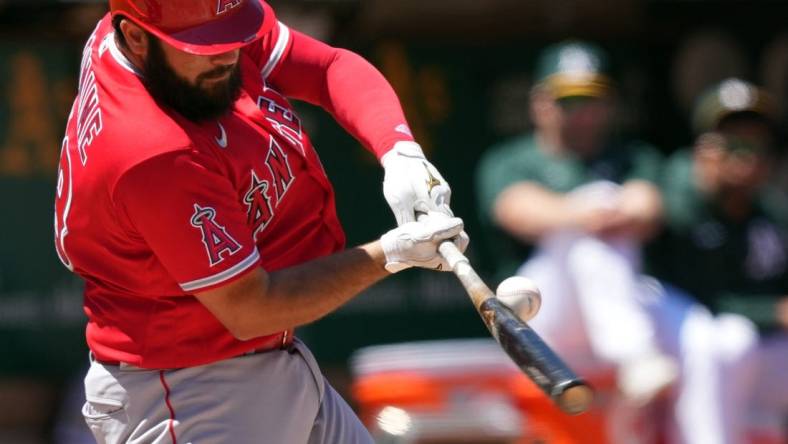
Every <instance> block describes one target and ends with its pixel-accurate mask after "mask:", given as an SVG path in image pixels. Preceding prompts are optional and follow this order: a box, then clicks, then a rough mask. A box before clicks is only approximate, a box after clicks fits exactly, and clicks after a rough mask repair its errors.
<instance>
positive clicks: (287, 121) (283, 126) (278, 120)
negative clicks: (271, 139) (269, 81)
mask: <svg viewBox="0 0 788 444" xmlns="http://www.w3.org/2000/svg"><path fill="white" fill-rule="evenodd" d="M264 88H265V89H264V91H265V92H266V93H269V94H273V95H276V96H278V97H280V98H282V100H283V101H284V100H285V99H284V97H282V96H281V95H279V93H277V92H276V91H274V90H273V89H271V88H269V87H267V86H265V87H264ZM257 107H258V108H260V110H261V111H264V112H265V119H266V120H267V121H268V122H269V123H270V124H271V125H272V126H273V128H274V129H275V130H276V132H277V133H279V135H280V136H282V137H284V138H285V139H287V141H288V142H290V143H291V144H293V145H294V146H297V147H298V148H299V149H300V150H301V153H302V154H304V155H306V152H305V150H304V133H303V131H302V128H301V119H300V118H299V117H298V116H297V115H296V113H295V112H293V110H292V109H290V108H287V107H284V106H282V105H280V104H279V103H278V102H277V101H276V100H274V99H273V98H271V97H266V96H259V97H257Z"/></svg>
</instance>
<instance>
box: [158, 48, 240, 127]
mask: <svg viewBox="0 0 788 444" xmlns="http://www.w3.org/2000/svg"><path fill="white" fill-rule="evenodd" d="M143 70H144V72H143V74H144V79H143V83H144V84H145V87H146V88H147V89H148V92H149V93H150V94H151V96H152V97H153V98H154V99H155V100H156V101H157V102H159V103H160V104H161V105H164V106H166V107H168V108H171V109H173V110H175V111H176V112H178V113H179V114H181V115H182V116H184V117H185V118H187V119H189V120H191V121H193V122H201V121H205V120H212V119H216V118H218V117H221V116H222V115H224V114H226V113H227V112H228V111H230V109H231V108H232V106H233V103H235V101H236V100H237V99H238V96H239V95H240V93H241V71H240V66H239V64H238V63H235V64H232V65H220V66H215V67H213V68H211V69H209V70H207V71H203V72H201V73H199V74H197V75H196V76H195V77H194V80H192V81H190V80H188V79H186V78H185V77H182V76H181V75H179V74H178V73H177V72H176V70H175V68H173V66H172V65H171V64H170V62H169V61H168V60H167V57H166V55H165V52H164V49H163V48H162V43H161V41H160V40H159V39H157V38H154V37H152V36H151V38H150V45H149V49H148V55H147V58H146V59H145V62H144V66H143Z"/></svg>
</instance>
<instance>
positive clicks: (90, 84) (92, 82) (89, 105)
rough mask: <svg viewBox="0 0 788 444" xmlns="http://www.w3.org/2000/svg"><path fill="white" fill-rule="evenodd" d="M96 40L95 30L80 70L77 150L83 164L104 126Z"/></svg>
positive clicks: (87, 45)
mask: <svg viewBox="0 0 788 444" xmlns="http://www.w3.org/2000/svg"><path fill="white" fill-rule="evenodd" d="M95 42H96V31H93V34H92V35H91V36H90V38H89V39H88V42H87V44H86V45H85V49H84V50H83V52H82V64H81V66H80V72H79V98H78V99H77V103H78V108H77V151H78V152H79V158H80V160H81V161H82V165H85V164H86V163H87V161H88V153H87V148H88V147H89V146H90V144H91V143H93V139H95V138H96V137H97V136H98V135H99V133H101V129H102V127H103V123H102V119H101V108H100V107H99V96H98V85H97V84H96V73H95V71H93V59H92V57H91V56H92V53H93V44H94V43H95Z"/></svg>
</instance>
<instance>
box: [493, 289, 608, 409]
mask: <svg viewBox="0 0 788 444" xmlns="http://www.w3.org/2000/svg"><path fill="white" fill-rule="evenodd" d="M479 313H480V314H481V316H482V319H483V320H484V322H485V324H486V325H487V328H488V329H490V332H491V333H492V335H493V337H495V339H497V340H498V343H499V344H501V348H503V350H504V351H505V352H506V354H508V355H509V357H511V358H512V360H513V361H514V362H515V364H517V365H518V366H519V367H520V369H521V370H522V371H523V372H524V373H525V374H527V375H528V376H529V377H530V378H531V380H532V381H533V382H534V383H535V384H536V385H537V386H539V388H541V389H542V391H544V392H545V393H546V394H547V395H548V396H549V397H550V398H552V399H553V400H554V401H555V402H556V404H557V405H558V407H559V408H560V409H561V410H562V411H564V412H566V413H569V414H578V413H582V412H584V411H585V410H587V409H588V408H589V407H590V405H591V402H592V400H593V392H592V390H591V388H590V387H589V386H588V385H587V384H586V382H585V381H584V380H583V379H581V378H580V377H579V376H577V375H576V374H575V373H574V372H573V371H572V370H571V369H570V368H569V367H568V366H567V365H566V364H565V363H564V362H563V361H562V360H561V358H559V357H558V355H556V354H555V352H553V350H552V349H551V348H550V347H549V346H548V345H547V344H545V342H544V341H543V340H542V338H540V337H539V335H537V334H536V332H534V331H533V330H532V329H531V328H530V327H529V326H528V325H527V324H526V323H525V322H523V321H522V320H520V319H519V318H518V317H517V316H516V315H515V314H514V313H512V311H511V310H510V309H509V307H507V306H506V305H504V304H503V303H501V302H500V301H499V300H497V299H495V298H491V299H488V300H486V301H484V302H483V303H482V305H481V307H480V311H479Z"/></svg>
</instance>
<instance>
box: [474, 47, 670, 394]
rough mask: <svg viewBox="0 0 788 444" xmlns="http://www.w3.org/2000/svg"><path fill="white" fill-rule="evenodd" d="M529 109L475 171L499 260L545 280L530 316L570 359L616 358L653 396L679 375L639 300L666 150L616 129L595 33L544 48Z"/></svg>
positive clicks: (636, 390) (630, 384)
mask: <svg viewBox="0 0 788 444" xmlns="http://www.w3.org/2000/svg"><path fill="white" fill-rule="evenodd" d="M530 117H531V121H532V122H533V125H534V131H533V133H531V134H526V135H523V136H520V137H517V138H515V139H513V140H509V141H507V142H504V143H502V144H500V145H497V146H494V147H492V148H491V149H490V150H489V151H488V152H487V153H486V154H485V156H484V158H483V159H482V162H481V164H480V166H479V169H478V172H477V186H478V194H479V201H480V204H481V206H482V208H481V210H482V211H481V214H482V215H483V221H482V222H483V225H484V226H485V228H487V229H488V232H489V233H488V234H489V237H490V241H491V242H492V246H493V247H494V248H495V250H496V252H497V253H496V255H497V256H498V258H499V259H500V264H499V271H501V273H502V275H508V274H511V273H512V272H513V271H515V270H517V269H518V268H519V271H518V274H524V275H526V276H528V277H530V278H532V279H534V281H535V282H536V283H537V284H538V285H539V287H540V289H541V291H542V294H543V295H544V298H543V305H542V309H541V311H540V312H539V314H538V315H537V316H536V317H535V318H534V319H533V320H532V321H531V325H532V326H533V327H534V329H535V330H536V331H538V332H539V333H540V334H542V335H543V336H544V337H545V339H546V340H547V341H548V342H549V343H551V344H552V345H553V346H554V347H556V348H557V349H558V350H559V352H561V353H562V354H563V356H565V357H566V358H567V359H568V360H569V361H570V362H571V363H572V364H573V365H574V366H575V367H577V368H578V369H580V370H581V372H582V371H583V369H589V368H594V369H599V368H600V367H604V368H607V367H611V366H612V368H613V369H615V370H616V372H617V380H618V386H619V388H620V390H621V392H622V394H623V395H624V397H625V398H627V399H631V400H634V401H636V402H638V403H643V402H646V401H648V400H649V399H651V398H652V397H653V396H654V395H656V394H657V393H659V392H660V391H661V390H662V389H664V388H665V387H666V386H668V385H669V384H670V383H671V382H672V381H673V380H674V379H675V375H676V365H675V363H674V362H673V360H672V359H670V358H668V357H667V356H665V355H664V354H663V353H662V352H661V351H660V350H659V348H658V347H657V345H656V333H655V329H654V325H653V323H652V321H651V319H650V318H649V315H648V313H646V311H645V309H644V307H643V306H642V305H641V304H640V302H639V301H638V300H637V299H638V295H639V293H642V291H641V289H640V287H641V286H642V284H641V282H640V281H639V274H638V271H639V268H640V265H639V263H640V250H639V246H640V244H641V243H642V242H643V241H644V240H646V239H649V238H650V237H651V236H653V235H654V234H655V233H656V230H657V229H658V227H659V225H660V221H661V218H662V208H663V204H662V198H661V196H660V193H659V191H658V188H657V186H656V185H655V183H656V181H657V179H658V177H659V172H660V165H661V161H662V158H661V156H660V154H659V153H658V151H657V150H656V149H655V148H653V147H651V146H649V145H647V144H645V143H642V142H637V141H631V140H625V139H624V138H622V137H618V135H617V133H616V93H615V87H614V84H613V81H612V79H611V78H610V76H609V74H608V69H607V58H606V55H605V54H604V53H603V52H602V51H601V50H600V49H599V48H597V47H595V46H593V45H591V44H588V43H583V42H564V43H560V44H557V45H555V46H552V47H550V48H547V49H546V50H545V51H544V52H543V54H542V55H541V57H540V58H539V60H538V62H537V70H536V74H535V86H534V87H533V90H532V93H531V103H530ZM529 253H530V256H529ZM526 259H528V262H526V263H524V261H525V260H526Z"/></svg>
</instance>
